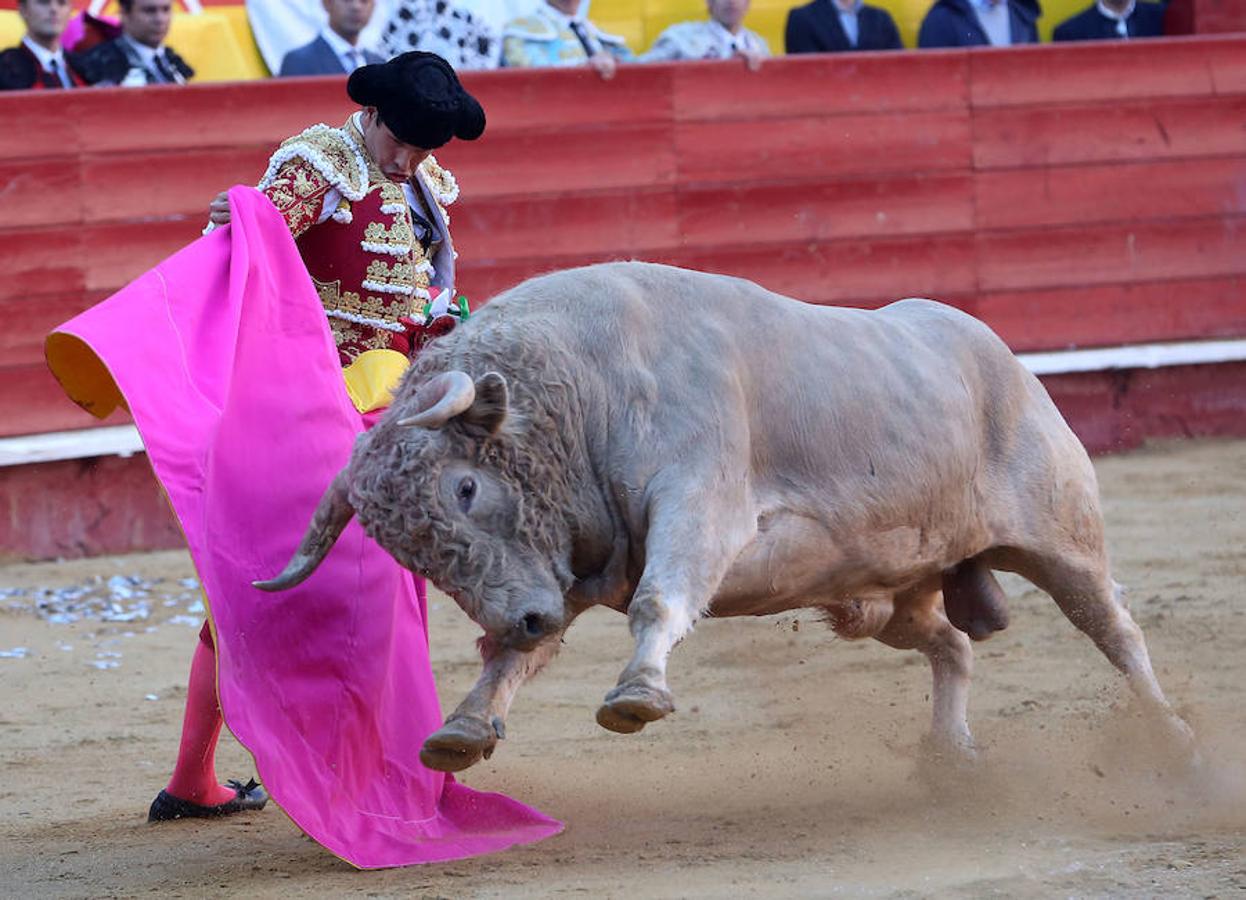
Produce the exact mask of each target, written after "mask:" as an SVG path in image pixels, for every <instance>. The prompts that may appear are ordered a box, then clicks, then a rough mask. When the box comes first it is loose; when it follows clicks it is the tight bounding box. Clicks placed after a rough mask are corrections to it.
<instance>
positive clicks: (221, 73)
mask: <svg viewBox="0 0 1246 900" xmlns="http://www.w3.org/2000/svg"><path fill="white" fill-rule="evenodd" d="M868 2H869V3H870V4H871V5H873V6H881V7H883V8H884V9H886V10H888V11H889V12H890V13H891V16H892V18H893V19H895V21H896V25H897V27H899V29H900V37H901V39H902V40H903V41H904V45H905V46H906V47H915V46H917V30H918V28H920V27H921V21H922V18H923V17H924V16H925V15H926V10H928V9H929V8H930V6H931V2H932V0H868ZM1090 2H1091V0H1042V4H1043V10H1044V15H1043V17H1042V18H1040V19H1039V20H1038V26H1039V34H1040V35H1041V37H1042V40H1044V41H1049V40H1051V31H1052V29H1053V28H1055V26H1056V25H1058V24H1059V23H1061V22H1063V21H1064V20H1065V19H1067V18H1068V17H1069V16H1071V15H1073V14H1074V13H1077V12H1080V11H1081V10H1083V9H1085V8H1086V7H1087V6H1089V5H1090ZM800 5H802V4H801V3H796V2H792V0H753V2H752V5H751V7H750V9H749V14H748V17H747V18H746V19H745V20H744V24H745V25H746V26H747V27H749V28H751V29H752V30H753V31H756V32H757V33H758V34H760V35H761V36H762V37H764V38H765V39H766V41H767V42H768V43H769V44H770V50H771V52H772V53H776V54H778V53H782V52H783V29H784V25H785V24H786V22H787V11H788V10H789V9H791V8H792V7H793V6H800ZM174 9H175V14H174V18H173V29H172V32H171V33H170V35H169V44H170V45H171V46H172V47H173V48H174V49H176V50H177V52H178V53H180V54H181V55H182V56H183V57H185V58H186V61H187V62H189V63H190V64H191V66H193V67H194V69H195V71H196V73H197V75H196V78H195V80H196V81H245V80H247V79H251V78H265V77H267V76H268V67H267V66H265V65H264V60H263V59H262V58H261V57H260V51H259V48H257V47H256V45H255V39H254V38H253V37H252V35H251V25H250V23H249V22H248V21H247V11H246V7H245V6H243V5H242V4H238V5H237V6H210V7H208V8H206V9H205V10H204V11H203V13H202V14H200V15H190V14H188V13H185V12H182V11H180V10H179V9H178V7H177V6H176V5H175V7H174ZM110 12H114V13H115V10H110ZM705 17H706V12H705V2H704V0H592V18H593V21H595V22H596V23H597V24H598V25H599V26H601V28H602V29H604V30H605V31H608V32H611V33H613V34H618V35H621V36H622V37H624V38H626V39H627V44H628V46H629V47H631V48H632V49H633V50H635V51H637V52H640V51H642V50H643V49H648V47H649V46H651V45H652V44H653V42H654V41H655V40H656V39H657V37H658V35H659V34H661V33H662V30H663V29H665V28H666V27H667V26H669V25H673V24H675V23H676V22H684V21H687V20H689V19H694V20H696V19H704V18H705ZM24 32H25V29H24V28H23V26H22V21H21V19H20V18H19V17H18V15H17V13H16V12H12V11H0V46H5V47H11V46H13V45H14V44H16V43H17V42H18V41H20V40H21V38H22V34H24Z"/></svg>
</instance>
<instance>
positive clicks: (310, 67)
mask: <svg viewBox="0 0 1246 900" xmlns="http://www.w3.org/2000/svg"><path fill="white" fill-rule="evenodd" d="M375 6H376V2H375V0H324V9H325V12H327V13H328V14H329V27H328V28H325V29H324V30H323V31H321V32H320V34H319V35H317V36H316V38H315V40H313V41H312V42H311V43H310V44H304V45H303V46H302V47H298V48H296V49H294V50H291V51H290V52H289V53H287V54H286V55H285V58H284V59H283V60H282V61H281V69H280V70H279V71H278V72H277V74H278V75H280V76H282V77H285V76H289V75H349V74H350V73H351V72H353V71H355V70H356V69H358V68H359V67H360V66H366V65H375V64H377V63H383V62H385V59H384V57H382V56H381V55H380V54H378V53H373V52H372V51H371V50H366V49H364V48H363V47H360V46H359V33H360V32H361V31H363V30H364V28H366V27H367V25H368V20H370V19H371V18H372V10H373V8H374V7H375Z"/></svg>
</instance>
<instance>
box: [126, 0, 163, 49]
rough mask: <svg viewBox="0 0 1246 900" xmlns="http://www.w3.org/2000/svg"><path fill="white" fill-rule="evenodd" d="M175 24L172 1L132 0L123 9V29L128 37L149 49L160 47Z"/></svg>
mask: <svg viewBox="0 0 1246 900" xmlns="http://www.w3.org/2000/svg"><path fill="white" fill-rule="evenodd" d="M172 24H173V3H172V0H132V2H131V3H130V4H129V7H128V8H127V7H126V6H122V7H121V27H122V28H123V29H124V30H125V33H126V35H127V36H128V37H130V38H131V39H133V40H134V41H136V42H138V43H140V44H144V45H146V46H148V47H159V46H160V45H161V44H163V43H164V39H165V38H167V37H168V36H169V26H171V25H172Z"/></svg>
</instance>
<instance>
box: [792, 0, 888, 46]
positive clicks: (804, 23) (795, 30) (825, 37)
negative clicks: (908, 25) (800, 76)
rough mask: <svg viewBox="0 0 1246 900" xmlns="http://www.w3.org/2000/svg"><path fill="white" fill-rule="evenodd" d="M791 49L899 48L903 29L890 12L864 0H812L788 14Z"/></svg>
mask: <svg viewBox="0 0 1246 900" xmlns="http://www.w3.org/2000/svg"><path fill="white" fill-rule="evenodd" d="M784 43H785V44H786V47H787V52H788V53H839V52H842V51H844V50H900V49H903V47H902V45H901V43H900V32H899V30H898V29H897V28H896V23H895V22H894V21H892V18H891V13H889V12H887V10H885V9H880V8H879V7H877V6H866V5H865V4H864V3H862V2H861V0H813V2H812V3H809V4H807V5H805V6H798V7H796V8H795V9H793V10H792V11H791V12H789V13H788V14H787V28H786V30H785V32H784Z"/></svg>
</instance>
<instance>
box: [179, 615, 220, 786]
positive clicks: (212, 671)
mask: <svg viewBox="0 0 1246 900" xmlns="http://www.w3.org/2000/svg"><path fill="white" fill-rule="evenodd" d="M222 724H223V722H222V719H221V704H220V701H219V700H218V699H217V697H216V648H215V646H214V645H213V643H212V632H211V631H210V630H209V629H208V625H207V623H206V622H205V623H204V626H203V630H202V631H201V632H200V633H199V643H198V644H197V645H196V646H195V655H194V658H193V659H192V660H191V663H190V681H189V683H188V684H187V687H186V715H185V716H184V717H183V719H182V744H181V747H180V748H179V749H178V751H177V766H176V767H175V768H174V769H173V777H172V778H170V779H169V786H168V787H167V788H165V790H167V791H168V792H169V793H170V794H172V795H173V796H174V797H178V798H180V799H182V800H189V801H190V802H191V803H197V804H199V805H200V806H217V805H219V804H221V803H228V802H229V801H230V800H232V799H234V796H235V791H234V790H233V788H228V787H225V786H224V785H223V784H221V783H220V782H219V781H217V778H216V741H217V738H219V737H220V734H221V725H222Z"/></svg>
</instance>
